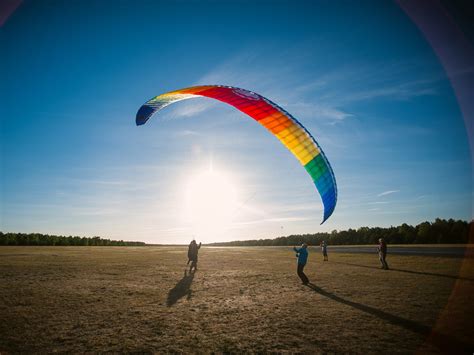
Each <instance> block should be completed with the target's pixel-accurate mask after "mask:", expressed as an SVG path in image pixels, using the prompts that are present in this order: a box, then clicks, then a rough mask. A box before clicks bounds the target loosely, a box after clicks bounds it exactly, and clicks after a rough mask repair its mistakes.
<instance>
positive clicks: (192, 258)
mask: <svg viewBox="0 0 474 355" xmlns="http://www.w3.org/2000/svg"><path fill="white" fill-rule="evenodd" d="M200 248H201V243H199V245H198V244H197V243H196V241H195V240H194V239H193V240H192V241H191V243H189V247H188V265H189V262H191V266H190V268H189V272H191V271H192V270H193V269H194V271H196V270H197V262H198V251H199V249H200Z"/></svg>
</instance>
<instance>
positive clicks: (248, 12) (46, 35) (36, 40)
mask: <svg viewBox="0 0 474 355" xmlns="http://www.w3.org/2000/svg"><path fill="white" fill-rule="evenodd" d="M0 43H1V47H2V63H3V64H2V66H1V69H0V70H1V77H2V80H1V82H0V85H1V86H0V92H1V93H2V97H3V99H2V105H1V107H0V110H1V140H0V147H1V156H0V158H1V170H0V179H1V180H0V181H1V187H2V190H1V196H0V198H1V199H0V203H1V204H0V208H1V210H0V225H1V228H0V229H1V230H2V231H17V232H43V233H50V234H66V235H69V234H72V235H86V236H92V235H100V236H104V237H109V238H114V239H127V240H142V241H146V242H151V243H182V242H183V243H184V242H188V241H189V240H190V239H191V238H192V236H195V237H197V238H198V239H202V240H205V241H212V240H234V239H254V238H267V237H276V236H279V235H289V234H292V233H313V232H318V231H331V230H334V229H338V230H340V229H346V228H358V227H361V226H390V225H398V224H401V223H404V222H406V223H410V224H417V223H420V222H422V221H425V220H433V219H435V218H437V217H441V218H459V219H466V220H468V219H471V216H472V211H471V201H472V198H473V196H472V185H471V184H472V179H471V157H470V155H469V145H468V138H467V134H466V130H465V128H464V122H463V118H462V116H461V113H460V110H459V107H458V105H457V102H456V97H455V96H454V93H453V90H452V88H451V85H450V82H449V81H448V79H447V77H446V74H445V72H444V70H443V67H442V66H441V64H440V62H439V61H438V59H437V57H436V55H435V54H434V52H433V50H432V49H431V47H430V46H429V44H428V43H427V42H426V40H425V39H424V38H423V36H422V34H421V33H420V32H419V31H418V29H417V27H416V26H415V24H413V23H412V22H411V20H410V19H409V18H408V17H407V16H406V14H405V13H404V12H403V11H402V10H401V9H400V8H399V7H398V6H397V5H396V3H392V2H389V1H368V2H357V3H354V2H352V1H338V2H330V1H315V2H299V3H298V2H285V1H276V2H269V1H262V2H255V1H227V2H217V1H211V2H206V1H192V2H185V1H176V2H171V1H163V2H159V1H119V2H112V1H97V2H93V1H90V2H88V1H44V2H43V1H41V2H38V1H37V2H29V1H25V2H23V3H22V4H21V6H20V7H19V8H18V9H17V10H16V11H15V13H14V14H13V15H12V16H11V17H10V18H9V19H8V20H7V22H6V23H5V25H4V26H3V27H2V28H0ZM198 84H223V85H231V86H237V87H243V88H246V89H249V90H252V91H255V92H258V93H260V94H261V95H263V96H265V97H267V98H269V99H270V100H272V101H274V102H276V103H277V104H279V105H280V106H282V107H283V108H285V109H286V110H287V111H288V112H290V113H291V114H292V115H293V116H295V117H296V118H297V119H298V120H299V121H300V122H301V123H302V124H303V125H304V126H305V127H306V128H307V129H308V130H309V131H310V132H311V133H312V134H313V136H314V137H315V138H316V140H317V141H318V142H319V144H320V145H321V146H322V148H323V150H324V151H325V153H326V155H327V157H328V159H329V161H330V162H331V165H332V167H333V169H334V172H335V175H336V180H337V183H338V191H339V200H338V205H337V207H336V210H335V212H334V214H333V216H332V217H331V218H330V219H329V220H328V221H327V222H326V223H324V224H323V225H319V223H320V221H321V219H322V206H321V202H320V198H319V196H318V195H317V192H316V190H315V188H314V185H313V184H312V182H311V180H310V178H309V176H308V175H307V174H306V172H305V170H304V169H303V168H302V167H301V166H300V165H299V163H298V161H297V160H296V159H295V158H294V157H293V156H292V155H291V154H290V153H289V152H288V151H287V150H286V149H285V148H284V147H283V146H282V145H281V144H280V143H279V142H278V140H276V139H275V138H274V137H272V136H271V135H270V134H269V133H268V132H267V131H266V130H265V129H263V128H262V127H260V126H259V125H258V124H256V123H255V122H253V121H252V120H251V119H249V118H248V117H246V116H245V115H244V114H242V113H240V112H238V111H236V110H235V109H233V108H232V107H228V106H226V105H224V104H222V103H218V102H215V101H212V100H209V99H204V98H202V99H194V100H189V101H186V102H181V103H177V104H175V105H174V106H172V107H169V108H166V109H165V110H164V111H163V112H162V113H160V117H159V119H158V117H155V118H154V119H152V120H151V121H150V122H149V123H148V124H147V125H145V126H142V127H136V126H135V122H134V118H135V114H136V111H137V110H138V108H139V107H140V106H141V105H142V104H143V103H144V102H145V101H146V100H148V99H149V98H151V97H153V96H155V95H158V94H161V93H164V92H167V91H171V90H175V89H179V88H183V87H188V86H193V85H198ZM211 162H212V166H213V168H214V169H216V170H217V171H220V172H222V173H225V174H226V176H227V177H230V180H231V182H232V184H233V186H235V188H236V191H237V200H238V206H237V208H236V209H235V213H234V214H233V216H232V223H230V224H229V225H227V226H226V228H225V229H223V230H221V231H219V233H217V234H215V235H212V236H209V235H202V234H199V233H196V231H195V230H193V227H192V226H190V225H189V223H187V222H186V220H184V219H183V218H182V210H183V190H184V186H186V184H187V183H189V181H190V180H192V179H193V177H195V176H196V175H198V174H199V173H200V172H201V171H203V170H205V169H207V168H208V167H209V165H210V164H211Z"/></svg>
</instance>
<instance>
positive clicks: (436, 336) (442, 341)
mask: <svg viewBox="0 0 474 355" xmlns="http://www.w3.org/2000/svg"><path fill="white" fill-rule="evenodd" d="M307 286H308V287H309V288H310V289H312V290H313V291H315V292H316V293H319V294H320V295H322V296H324V297H327V298H329V299H331V300H334V301H336V302H339V303H342V304H345V305H347V306H350V307H352V308H355V309H357V310H359V311H362V312H365V313H368V314H370V315H372V316H375V317H377V318H379V319H381V320H383V321H386V322H388V323H390V324H393V325H396V326H399V327H402V328H405V329H407V330H410V331H412V332H414V333H418V334H420V335H424V336H426V337H428V336H429V335H431V337H430V339H429V340H430V342H431V343H432V344H433V345H435V346H437V347H438V348H439V349H440V350H442V351H443V352H446V353H465V352H467V353H472V350H473V349H474V345H472V344H467V343H464V342H462V341H460V340H458V339H455V338H454V337H452V336H450V335H446V334H441V333H438V332H436V331H434V330H432V328H431V327H429V326H427V325H424V324H421V323H418V322H415V321H413V320H410V319H406V318H402V317H399V316H396V315H393V314H390V313H387V312H385V311H382V310H380V309H377V308H374V307H370V306H367V305H365V304H361V303H357V302H354V301H350V300H347V299H344V298H342V297H339V296H337V295H335V294H334V293H331V292H329V291H326V290H324V289H322V288H321V287H318V286H316V285H314V284H312V283H311V282H310V283H309V284H308V285H307Z"/></svg>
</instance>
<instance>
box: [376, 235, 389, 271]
mask: <svg viewBox="0 0 474 355" xmlns="http://www.w3.org/2000/svg"><path fill="white" fill-rule="evenodd" d="M377 251H378V252H379V259H380V263H381V264H382V269H385V270H388V264H387V261H386V260H385V258H386V257H387V244H386V243H385V240H383V238H380V239H379V245H378V247H377Z"/></svg>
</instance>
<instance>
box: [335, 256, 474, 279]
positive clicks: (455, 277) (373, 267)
mask: <svg viewBox="0 0 474 355" xmlns="http://www.w3.org/2000/svg"><path fill="white" fill-rule="evenodd" d="M334 263H335V264H344V265H350V266H357V267H365V268H367V269H380V268H379V267H375V266H367V265H360V264H352V263H344V262H341V261H335V262H334ZM390 270H391V271H397V272H405V273H408V274H416V275H428V276H437V277H446V278H448V279H453V280H463V281H474V279H470V278H468V277H462V276H456V275H446V274H437V273H434V272H422V271H413V270H403V269H393V268H390Z"/></svg>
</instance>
